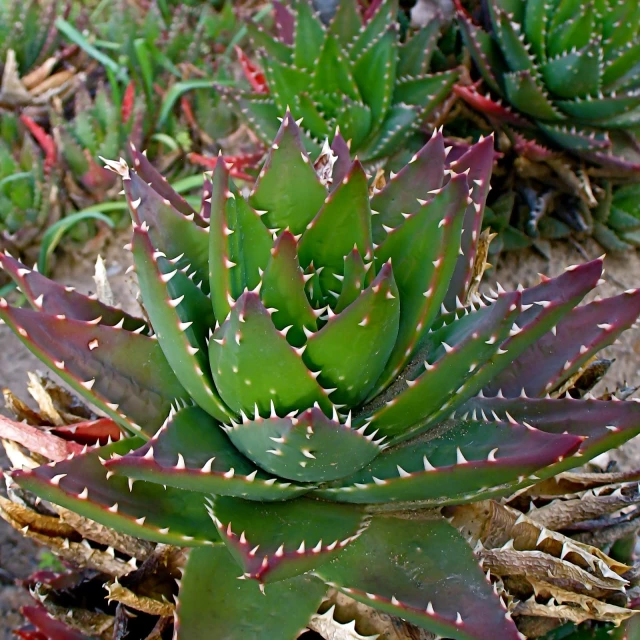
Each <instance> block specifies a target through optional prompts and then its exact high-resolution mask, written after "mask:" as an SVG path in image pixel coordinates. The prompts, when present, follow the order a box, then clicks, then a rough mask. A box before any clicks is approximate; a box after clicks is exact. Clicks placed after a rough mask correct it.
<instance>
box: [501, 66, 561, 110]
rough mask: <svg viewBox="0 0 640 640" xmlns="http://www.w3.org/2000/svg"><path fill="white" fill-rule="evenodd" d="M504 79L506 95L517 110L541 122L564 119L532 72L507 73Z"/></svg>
mask: <svg viewBox="0 0 640 640" xmlns="http://www.w3.org/2000/svg"><path fill="white" fill-rule="evenodd" d="M503 78H504V90H505V93H506V94H507V97H508V98H509V102H511V104H512V105H513V106H514V107H516V109H519V110H520V111H522V112H523V113H526V114H528V115H530V116H533V117H534V118H540V119H541V120H551V121H558V120H563V119H564V117H563V115H562V114H561V113H560V112H559V111H558V110H557V109H556V107H555V106H554V104H553V102H552V101H551V100H550V98H549V96H548V95H547V94H546V93H545V90H544V88H543V87H542V86H541V84H540V82H539V80H538V79H537V77H536V76H534V75H533V74H532V73H531V72H530V71H514V72H511V73H506V74H505V75H504V76H503Z"/></svg>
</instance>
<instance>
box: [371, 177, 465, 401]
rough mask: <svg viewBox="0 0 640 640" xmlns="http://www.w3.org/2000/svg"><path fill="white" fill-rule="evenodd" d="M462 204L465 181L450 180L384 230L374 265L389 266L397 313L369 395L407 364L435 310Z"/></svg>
mask: <svg viewBox="0 0 640 640" xmlns="http://www.w3.org/2000/svg"><path fill="white" fill-rule="evenodd" d="M467 199H468V188H467V180H466V176H465V175H460V176H454V177H453V178H452V179H451V180H450V181H449V183H448V184H447V185H446V186H444V187H443V188H442V189H441V190H440V191H439V192H438V194H437V195H435V197H434V198H433V199H432V200H430V201H429V202H427V203H426V204H425V205H424V206H422V207H421V208H420V210H419V211H418V212H416V213H415V214H411V215H410V216H408V217H407V218H406V220H405V221H404V223H403V224H402V225H401V226H400V227H396V228H394V229H389V231H388V235H387V238H386V240H385V241H384V242H383V243H382V244H381V245H380V246H379V247H378V248H377V249H376V252H375V259H376V264H383V263H385V262H387V261H388V260H392V264H393V275H394V277H395V279H396V283H397V285H398V289H399V291H400V300H401V307H400V330H399V332H398V340H397V342H396V345H395V347H394V350H393V353H392V355H391V357H390V359H389V361H388V363H387V366H386V367H385V370H384V372H383V374H382V375H381V376H380V380H379V381H378V382H377V383H376V386H375V393H377V392H379V391H380V390H381V389H384V388H385V387H386V386H387V385H388V384H389V383H390V382H391V381H392V380H393V379H394V378H395V377H396V375H397V374H398V372H399V371H400V370H401V369H402V368H403V366H404V365H405V363H406V362H408V361H409V360H410V359H411V356H412V355H413V353H414V350H415V348H416V346H417V345H418V344H419V342H420V339H421V337H422V336H423V335H424V333H426V332H427V331H428V329H429V326H430V325H431V322H432V321H433V319H434V318H435V317H436V315H437V313H438V312H439V310H440V304H441V302H442V300H443V299H444V296H445V294H446V292H447V286H448V283H449V279H450V278H451V275H452V273H453V270H454V268H455V265H456V262H457V258H458V253H459V249H460V246H459V244H458V243H459V238H460V230H461V228H462V222H463V219H464V211H465V209H466V207H467ZM370 397H372V396H371V395H370Z"/></svg>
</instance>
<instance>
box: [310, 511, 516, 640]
mask: <svg viewBox="0 0 640 640" xmlns="http://www.w3.org/2000/svg"><path fill="white" fill-rule="evenodd" d="M316 573H317V574H318V575H320V576H321V577H322V578H323V579H324V580H326V581H327V582H328V583H329V584H330V585H332V586H335V587H336V588H338V589H340V590H341V591H343V592H345V593H346V594H347V595H348V596H350V597H351V598H355V599H356V600H358V601H360V602H363V603H365V604H367V605H369V606H372V607H374V608H376V609H379V610H380V611H383V612H385V613H388V614H390V615H392V616H398V617H400V618H402V619H404V620H408V621H409V622H412V623H413V624H416V625H418V626H419V627H423V628H425V629H428V630H429V631H433V632H434V633H436V634H438V635H443V636H445V637H448V638H455V639H456V640H495V638H500V640H519V638H520V635H519V633H518V630H517V629H516V626H515V624H514V623H513V621H512V620H511V617H510V616H508V615H507V614H506V612H505V609H504V605H502V604H501V602H500V599H499V598H498V596H497V594H494V592H493V589H492V587H491V584H490V583H489V582H488V581H487V580H486V578H485V575H484V572H483V571H482V569H481V568H480V567H479V566H478V561H477V560H476V559H475V557H474V556H473V553H472V551H471V549H470V547H469V545H468V544H467V542H466V541H465V539H464V538H463V537H462V535H461V534H460V533H458V531H456V529H454V528H453V527H452V526H451V525H449V524H448V523H447V522H446V521H445V520H444V519H442V518H441V517H439V516H433V515H426V516H423V517H421V518H412V519H406V520H405V519H402V520H400V519H396V518H374V519H373V521H372V522H371V525H370V526H369V529H368V530H367V531H366V532H365V534H364V535H363V536H361V537H360V539H359V540H357V541H356V542H355V543H353V544H352V545H349V546H348V547H347V548H346V549H345V550H344V552H343V553H342V554H340V555H339V556H338V557H337V558H336V559H335V560H333V561H331V562H329V563H328V564H325V565H324V566H322V567H320V568H319V569H318V570H317V572H316Z"/></svg>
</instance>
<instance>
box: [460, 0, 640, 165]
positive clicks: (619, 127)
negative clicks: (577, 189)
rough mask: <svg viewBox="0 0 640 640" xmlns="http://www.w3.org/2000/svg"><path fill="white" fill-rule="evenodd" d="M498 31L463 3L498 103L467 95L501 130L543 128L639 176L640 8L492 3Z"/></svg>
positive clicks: (613, 1)
mask: <svg viewBox="0 0 640 640" xmlns="http://www.w3.org/2000/svg"><path fill="white" fill-rule="evenodd" d="M485 4H486V11H485V12H484V13H485V15H484V18H485V21H486V23H487V24H488V25H490V32H487V31H484V30H483V29H482V28H481V27H479V26H477V25H476V24H474V22H473V21H472V19H471V17H470V16H469V15H468V14H467V12H466V11H465V10H464V9H463V8H462V6H461V3H459V2H458V7H459V11H458V16H459V23H460V26H461V30H462V34H463V37H464V41H465V44H466V46H467V48H468V49H469V52H470V53H471V56H472V57H473V60H474V62H475V64H476V67H477V69H478V71H479V72H480V74H481V76H482V79H483V80H484V82H485V83H486V86H487V87H488V89H489V90H490V91H491V92H492V94H493V95H494V96H497V97H498V98H500V99H501V100H504V101H505V102H507V103H508V104H509V105H510V106H511V107H513V109H514V110H515V111H512V110H511V109H509V107H507V106H504V105H502V103H498V102H496V100H495V99H494V98H493V97H492V96H491V95H487V96H486V97H484V96H482V95H480V94H479V93H477V91H475V89H474V88H473V87H466V88H465V87H462V88H460V89H459V91H460V93H461V95H462V96H463V97H464V98H465V99H466V100H468V101H469V102H470V103H471V104H472V105H474V106H476V107H477V108H478V109H480V110H482V111H483V112H485V113H487V114H488V115H489V116H491V118H492V119H493V120H494V121H496V122H499V123H501V124H507V125H514V126H516V127H524V128H525V129H526V128H529V129H531V128H533V132H534V133H535V128H537V129H538V130H539V131H540V132H541V133H542V134H543V136H544V137H545V138H546V139H547V140H551V141H553V142H554V143H555V144H556V145H558V146H560V147H563V148H565V149H567V150H569V151H571V152H572V153H575V154H577V155H580V156H583V157H586V158H588V159H590V160H592V161H595V162H596V163H599V164H603V165H608V166H613V167H615V168H618V169H620V168H622V169H626V170H631V171H637V170H639V169H640V142H639V139H638V136H637V133H638V125H639V123H640V75H639V74H638V66H639V65H640V47H639V45H638V37H639V36H640V6H639V5H638V3H637V2H636V1H635V0H595V1H593V2H577V1H574V0H566V1H565V0H562V1H561V2H548V1H547V0H533V1H525V0H488V2H486V3H485Z"/></svg>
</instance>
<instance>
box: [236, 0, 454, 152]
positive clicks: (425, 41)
mask: <svg viewBox="0 0 640 640" xmlns="http://www.w3.org/2000/svg"><path fill="white" fill-rule="evenodd" d="M273 4H274V9H275V13H274V19H275V23H276V35H275V36H271V35H269V34H268V33H266V32H265V31H264V30H263V29H261V28H260V27H259V26H258V25H256V24H254V23H252V22H249V23H248V25H247V27H248V30H249V35H250V37H251V39H252V41H253V44H254V46H255V47H256V48H257V49H259V50H261V51H262V54H261V56H260V66H261V68H262V70H263V72H264V74H263V75H262V73H261V72H260V70H258V69H257V67H255V66H251V67H247V66H245V71H248V78H249V81H250V83H251V85H252V91H251V92H235V91H224V95H226V97H227V99H228V100H229V102H230V104H232V105H233V106H234V107H235V109H236V110H237V111H238V112H239V113H240V114H242V116H243V117H244V119H245V120H246V122H247V123H248V124H249V126H250V128H251V129H252V130H254V131H255V133H256V135H258V136H259V137H260V138H261V140H262V141H263V142H264V143H265V144H269V143H270V142H271V140H272V139H273V138H274V136H275V135H276V132H277V130H278V124H279V123H278V116H280V115H281V114H282V112H283V111H284V110H285V109H287V108H289V109H291V113H292V114H293V115H294V117H295V118H296V119H299V118H303V120H302V127H303V130H304V142H305V148H306V149H307V150H308V151H310V152H313V153H316V154H317V153H319V151H320V146H321V144H322V141H323V140H324V139H325V138H326V137H330V136H332V135H333V133H334V132H335V131H336V128H338V129H339V131H340V132H341V134H342V136H343V137H344V138H345V139H346V140H349V141H350V144H351V150H352V152H353V153H354V154H357V155H358V156H359V157H360V158H361V160H362V161H363V162H365V163H367V162H374V161H375V162H381V161H384V160H386V159H387V158H388V157H389V156H393V155H394V154H398V153H401V152H402V151H403V150H404V149H405V148H406V147H407V145H408V141H409V139H410V138H411V137H412V136H413V135H415V134H416V132H417V131H418V130H419V129H420V127H421V126H422V125H423V124H424V122H425V121H426V120H427V119H428V118H429V117H430V116H432V115H433V114H434V112H435V111H436V110H437V109H438V107H440V106H441V104H442V102H443V100H444V99H445V98H446V97H447V96H448V95H449V93H450V92H451V88H452V86H453V84H454V82H455V81H456V79H457V77H458V71H457V70H449V71H444V72H440V73H429V66H430V61H431V57H432V55H433V53H434V51H435V50H436V48H437V47H436V41H437V39H438V36H439V32H440V22H439V20H437V19H435V20H433V21H432V22H431V23H430V24H429V26H428V27H426V28H424V29H420V30H418V31H417V32H415V33H414V34H413V35H412V36H411V37H410V38H409V39H407V40H406V41H401V38H400V29H399V25H398V22H397V20H396V14H397V13H398V2H397V0H384V1H383V2H378V3H374V5H375V6H374V7H373V8H374V9H375V11H374V12H373V13H372V12H371V11H370V10H368V11H367V12H366V13H365V14H361V13H360V9H359V7H358V3H356V2H348V1H346V0H345V1H342V2H339V3H337V7H334V6H331V7H329V14H328V15H332V17H331V19H330V20H329V22H328V24H327V25H326V26H325V24H324V22H323V20H322V16H323V15H325V14H324V13H320V12H317V13H316V11H315V9H314V6H313V5H312V3H311V2H310V1H309V0H300V1H298V2H295V3H292V6H291V7H289V6H285V5H284V4H283V3H280V2H274V3H273ZM332 4H336V3H332ZM327 17H328V16H327ZM418 146H420V145H418ZM410 156H411V154H409V157H410Z"/></svg>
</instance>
